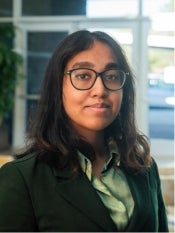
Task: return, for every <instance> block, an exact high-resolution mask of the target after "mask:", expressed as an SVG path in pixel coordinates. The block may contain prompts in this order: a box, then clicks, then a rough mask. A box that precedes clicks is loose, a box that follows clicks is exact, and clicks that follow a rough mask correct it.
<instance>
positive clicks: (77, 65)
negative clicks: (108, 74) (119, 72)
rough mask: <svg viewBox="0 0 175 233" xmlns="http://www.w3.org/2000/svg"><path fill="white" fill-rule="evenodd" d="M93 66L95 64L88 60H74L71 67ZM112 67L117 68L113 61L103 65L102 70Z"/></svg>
mask: <svg viewBox="0 0 175 233" xmlns="http://www.w3.org/2000/svg"><path fill="white" fill-rule="evenodd" d="M94 67H95V64H93V63H91V62H88V61H82V62H76V63H75V64H74V65H73V66H72V68H73V69H76V68H94ZM112 68H114V69H117V68H119V66H118V64H117V63H115V62H110V63H108V64H106V65H105V67H104V70H107V69H112Z"/></svg>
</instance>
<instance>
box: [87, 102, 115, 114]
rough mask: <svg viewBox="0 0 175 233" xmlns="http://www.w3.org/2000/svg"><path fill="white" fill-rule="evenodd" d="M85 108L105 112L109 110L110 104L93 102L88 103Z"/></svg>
mask: <svg viewBox="0 0 175 233" xmlns="http://www.w3.org/2000/svg"><path fill="white" fill-rule="evenodd" d="M87 108H90V109H91V110H93V111H96V112H105V111H107V110H109V108H110V105H109V104H106V103H95V104H91V105H88V106H87Z"/></svg>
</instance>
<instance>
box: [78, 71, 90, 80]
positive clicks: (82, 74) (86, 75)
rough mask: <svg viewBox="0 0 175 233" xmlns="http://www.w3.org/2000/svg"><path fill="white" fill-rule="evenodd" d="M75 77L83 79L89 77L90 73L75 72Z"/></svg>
mask: <svg viewBox="0 0 175 233" xmlns="http://www.w3.org/2000/svg"><path fill="white" fill-rule="evenodd" d="M75 78H77V79H82V80H84V79H89V78H90V75H89V74H85V73H77V74H76V75H75Z"/></svg>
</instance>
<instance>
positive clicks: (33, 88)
mask: <svg viewBox="0 0 175 233" xmlns="http://www.w3.org/2000/svg"><path fill="white" fill-rule="evenodd" d="M67 34H68V33H67V32H30V33H28V52H27V56H28V59H27V75H28V76H27V93H28V94H38V93H39V89H40V84H41V82H42V79H43V77H44V73H45V70H46V66H47V63H48V61H49V58H50V57H51V55H52V52H53V50H54V48H55V47H56V45H57V44H58V43H59V42H60V41H61V40H62V39H63V38H64V37H66V35H67Z"/></svg>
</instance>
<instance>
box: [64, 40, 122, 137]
mask: <svg viewBox="0 0 175 233" xmlns="http://www.w3.org/2000/svg"><path fill="white" fill-rule="evenodd" d="M115 64H116V66H117V60H116V57H115V55H114V53H113V52H112V50H111V48H110V47H109V46H108V45H106V44H104V43H101V42H98V41H95V42H94V44H93V46H92V47H91V48H89V49H88V50H85V51H82V52H80V53H78V54H77V55H75V56H74V57H73V58H72V59H70V60H69V62H68V63H67V66H66V68H65V72H67V71H69V70H72V69H75V68H91V69H93V70H95V71H96V72H102V71H104V70H106V69H107V67H108V68H109V67H110V66H112V67H114V65H115ZM122 95H123V91H122V89H121V90H118V91H110V90H108V89H106V88H105V87H104V85H103V83H102V80H101V78H100V77H99V76H98V77H97V79H96V82H95V84H94V86H93V87H92V88H91V89H89V90H77V89H75V88H74V87H73V86H72V84H71V80H70V77H69V75H68V74H66V75H65V76H64V80H63V106H64V109H65V112H66V113H67V115H68V117H69V118H70V120H71V122H72V125H73V127H74V128H75V129H76V130H77V131H78V132H79V133H80V134H83V135H84V134H86V132H99V131H102V130H103V129H104V128H106V127H107V126H108V125H110V124H111V123H112V122H113V120H114V119H115V118H116V116H117V115H118V113H119V110H120V106H121V102H122Z"/></svg>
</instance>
